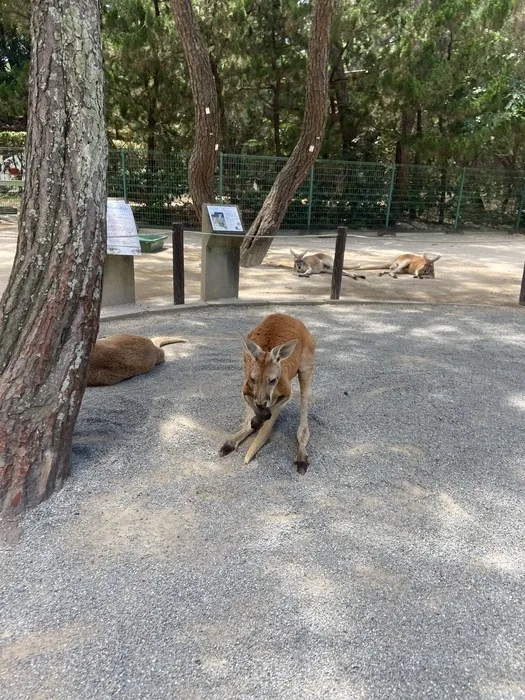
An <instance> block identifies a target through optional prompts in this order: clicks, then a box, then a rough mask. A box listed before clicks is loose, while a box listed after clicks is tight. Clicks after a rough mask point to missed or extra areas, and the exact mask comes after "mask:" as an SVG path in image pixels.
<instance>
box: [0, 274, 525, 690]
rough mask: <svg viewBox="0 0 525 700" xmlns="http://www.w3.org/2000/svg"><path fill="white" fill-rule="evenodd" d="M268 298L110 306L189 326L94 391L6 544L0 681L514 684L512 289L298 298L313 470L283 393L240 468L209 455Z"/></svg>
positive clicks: (519, 458)
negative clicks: (508, 292) (466, 305)
mask: <svg viewBox="0 0 525 700" xmlns="http://www.w3.org/2000/svg"><path fill="white" fill-rule="evenodd" d="M394 282H395V280H394ZM265 313H267V310H266V311H264V310H261V309H257V308H252V309H232V308H230V309H207V310H206V309H205V310H199V311H198V312H192V314H191V315H190V314H181V315H179V316H178V315H175V314H174V315H172V316H166V315H162V316H159V317H156V318H155V317H147V318H145V319H144V318H142V319H135V320H132V321H126V322H124V321H120V322H114V323H104V324H103V329H102V330H103V332H104V334H108V333H111V332H122V331H124V330H125V331H127V332H137V333H141V334H145V335H163V334H164V335H165V334H168V333H176V334H177V335H184V336H185V337H187V338H188V341H189V342H188V343H187V344H186V345H174V346H168V347H167V348H166V355H167V362H166V363H165V364H164V365H163V366H160V367H158V368H157V369H156V370H155V371H153V372H152V373H151V374H149V375H147V376H144V377H140V378H136V379H134V380H130V381H128V382H125V383H122V384H120V385H118V386H116V387H108V388H102V389H91V390H88V392H87V394H86V397H85V401H84V404H83V407H82V411H81V415H80V419H79V421H78V425H77V431H76V437H75V447H74V460H73V470H72V474H71V477H70V479H69V481H68V482H67V484H66V487H65V488H64V489H63V490H62V491H61V492H60V493H59V494H57V495H55V496H54V497H53V498H52V499H51V500H50V501H49V502H47V503H46V504H44V505H43V506H41V507H40V508H39V509H37V510H36V511H33V512H31V513H30V514H28V515H27V516H26V517H25V518H24V519H23V520H22V521H21V523H20V533H19V540H18V542H16V543H14V544H12V545H11V546H10V547H6V548H5V549H4V551H3V553H2V554H1V558H0V590H1V591H2V600H3V601H4V604H3V605H2V606H1V607H0V629H1V630H2V634H1V637H0V679H1V680H0V688H1V691H2V692H1V696H2V698H4V699H5V700H14V699H15V698H16V700H19V699H20V698H37V697H38V698H53V700H61V698H86V699H87V698H94V697H96V698H97V699H102V698H112V697H123V698H124V697H125V698H132V699H135V698H137V699H138V698H159V697H178V698H179V697H180V698H210V699H211V698H283V699H287V700H288V699H289V698H297V699H299V698H301V699H302V698H338V699H339V698H340V699H341V700H343V699H344V700H347V699H350V698H366V699H369V698H374V699H375V698H377V699H378V700H379V699H380V698H381V699H383V698H399V699H403V700H405V699H406V698H435V699H436V700H438V699H439V700H442V699H443V698H448V697H450V698H452V697H457V698H462V699H463V700H469V699H470V698H472V699H480V698H481V699H489V698H490V699H492V698H509V699H510V698H519V697H525V682H524V678H525V675H524V669H525V651H524V646H523V638H524V634H525V615H524V609H523V600H524V599H525V578H524V574H525V563H524V562H525V552H524V545H523V532H524V530H525V505H524V504H525V499H524V495H525V493H524V491H525V488H524V486H525V461H524V458H523V437H522V434H523V420H524V414H525V371H524V370H525V357H524V354H523V346H524V343H525V331H524V330H523V322H522V316H521V312H520V311H517V310H516V311H513V310H507V311H502V310H501V309H499V310H481V309H459V308H454V307H450V308H448V309H439V310H436V308H435V307H434V308H431V307H428V308H427V307H410V308H406V307H402V306H396V307H389V308H384V307H380V306H371V307H367V308H362V307H356V308H349V307H333V306H327V307H302V308H301V310H300V314H298V315H300V316H301V318H303V320H304V321H305V322H306V323H307V324H308V326H309V327H310V329H311V330H312V332H313V334H314V335H315V336H316V338H317V342H318V352H317V368H316V373H315V379H314V385H313V394H312V402H311V413H310V428H311V434H312V438H311V446H310V457H311V462H312V466H311V469H310V471H309V472H308V473H307V475H306V476H305V477H300V476H298V475H297V474H295V472H294V471H293V457H294V453H295V431H296V429H297V424H298V419H299V410H298V400H297V397H295V398H294V401H293V402H292V403H291V404H290V405H289V406H287V407H286V409H285V410H284V411H283V414H282V416H281V418H280V419H279V422H278V424H277V426H276V430H275V432H274V435H273V439H272V441H271V442H270V443H268V444H267V445H266V446H265V447H264V448H263V449H262V450H261V452H260V453H259V456H258V457H257V458H256V459H255V460H254V461H253V462H252V463H251V464H250V465H249V467H245V466H244V465H243V463H242V455H243V452H244V449H245V448H243V449H242V450H241V451H240V453H234V454H232V455H230V456H228V457H226V458H224V459H221V458H219V456H218V454H217V451H218V447H219V445H220V444H221V441H222V440H223V439H224V437H225V436H226V435H227V434H228V433H229V432H232V431H233V430H234V429H235V428H236V427H237V424H238V422H239V421H240V419H241V416H242V407H241V401H240V386H241V371H240V362H241V352H240V341H239V338H238V335H237V334H238V332H242V333H246V332H247V331H248V330H250V328H252V327H253V326H254V325H255V324H256V323H257V322H258V321H259V320H260V319H261V318H263V316H264V315H265Z"/></svg>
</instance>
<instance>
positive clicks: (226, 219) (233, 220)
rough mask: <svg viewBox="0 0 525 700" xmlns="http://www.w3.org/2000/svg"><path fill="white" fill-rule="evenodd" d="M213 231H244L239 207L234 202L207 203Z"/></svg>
mask: <svg viewBox="0 0 525 700" xmlns="http://www.w3.org/2000/svg"><path fill="white" fill-rule="evenodd" d="M206 207H207V209H208V216H209V217H210V222H211V228H212V231H213V233H235V232H237V231H238V232H239V233H243V232H244V228H243V225H242V221H241V215H240V213H239V209H238V208H237V207H236V206H234V205H233V204H207V205H206Z"/></svg>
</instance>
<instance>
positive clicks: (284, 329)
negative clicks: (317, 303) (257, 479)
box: [220, 314, 315, 474]
mask: <svg viewBox="0 0 525 700" xmlns="http://www.w3.org/2000/svg"><path fill="white" fill-rule="evenodd" d="M243 342H244V350H245V355H244V385H243V387H242V397H243V399H244V401H245V403H246V415H245V419H244V422H243V425H242V427H241V429H240V430H239V431H238V432H237V433H235V434H234V435H232V436H231V437H230V438H229V439H228V440H226V442H225V443H224V445H223V446H222V447H221V449H220V454H221V455H223V456H224V455H227V454H229V453H230V452H233V450H236V449H237V447H238V446H239V445H240V444H241V442H243V440H245V439H246V438H247V437H248V436H249V435H251V434H252V433H254V432H257V431H258V432H257V435H256V436H255V437H254V439H253V442H252V444H251V445H250V447H249V448H248V451H247V453H246V457H245V459H244V463H245V464H248V462H249V461H250V460H251V459H252V457H254V456H255V454H256V453H257V452H258V451H259V450H260V448H261V447H262V446H263V445H264V443H265V442H266V440H267V439H268V437H269V435H270V433H271V431H272V428H273V426H274V423H275V421H276V420H277V416H278V415H279V413H280V411H281V408H282V407H283V406H284V405H285V404H286V403H288V401H289V400H290V399H291V398H292V386H291V382H292V379H293V378H294V377H295V375H298V377H299V387H300V390H301V420H300V423H299V429H298V430H297V442H298V443H299V447H298V450H297V456H296V459H295V466H296V468H297V471H298V472H299V474H305V473H306V470H307V469H308V453H307V452H306V446H307V445H308V440H309V438H310V431H309V428H308V394H309V391H310V383H311V381H312V374H313V371H314V353H315V340H314V339H313V337H312V336H311V335H310V332H309V331H308V329H307V328H306V326H305V325H304V323H302V322H301V321H299V319H297V318H293V317H292V316H288V315H286V314H271V315H270V316H267V317H266V318H265V319H264V321H263V322H262V323H261V324H259V325H258V326H257V328H254V329H253V330H252V331H251V332H250V333H249V334H248V337H247V338H246V340H245V339H244V338H243Z"/></svg>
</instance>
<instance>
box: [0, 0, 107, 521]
mask: <svg viewBox="0 0 525 700" xmlns="http://www.w3.org/2000/svg"><path fill="white" fill-rule="evenodd" d="M31 37H32V61H31V75H30V84H29V123H28V142H27V146H26V148H27V152H26V157H27V170H26V185H25V189H24V195H23V201H22V208H21V215H20V222H19V236H18V246H17V251H16V256H15V261H14V266H13V270H12V273H11V277H10V279H9V283H8V286H7V289H6V291H5V293H4V295H3V297H2V300H1V302H0V337H1V339H2V341H1V344H0V512H1V513H2V514H3V515H4V516H12V515H15V514H17V513H18V512H21V511H22V510H24V509H25V508H26V507H30V506H35V505H36V504H38V503H40V502H41V501H42V500H44V499H45V498H46V497H47V496H49V495H50V494H51V492H52V491H53V490H54V489H57V488H60V487H61V486H62V483H63V481H64V479H65V478H66V476H67V474H68V470H69V464H70V455H71V441H72V435H73V429H74V426H75V421H76V418H77V415H78V411H79V408H80V403H81V400H82V397H83V394H84V388H85V382H86V371H87V360H88V358H89V355H90V353H91V349H92V347H93V344H94V342H95V339H96V335H97V331H98V317H99V306H100V297H101V286H102V265H103V257H104V250H105V212H106V169H107V143H106V135H105V128H104V101H103V72H102V52H101V45H100V9H99V2H98V0H33V5H32V17H31Z"/></svg>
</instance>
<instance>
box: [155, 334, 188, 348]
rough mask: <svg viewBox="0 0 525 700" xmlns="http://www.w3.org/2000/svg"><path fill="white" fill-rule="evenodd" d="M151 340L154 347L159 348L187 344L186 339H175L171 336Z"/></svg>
mask: <svg viewBox="0 0 525 700" xmlns="http://www.w3.org/2000/svg"><path fill="white" fill-rule="evenodd" d="M150 340H151V342H152V343H153V345H156V346H157V347H158V348H161V347H162V346H163V345H172V344H173V343H185V342H186V341H185V339H184V338H173V337H172V336H169V335H161V336H158V337H156V338H150Z"/></svg>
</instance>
